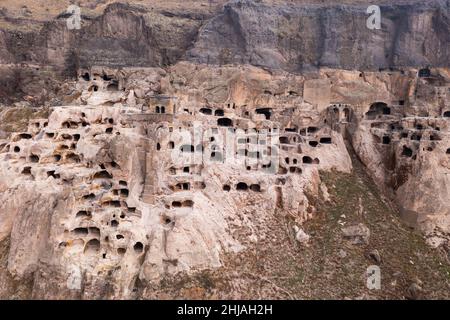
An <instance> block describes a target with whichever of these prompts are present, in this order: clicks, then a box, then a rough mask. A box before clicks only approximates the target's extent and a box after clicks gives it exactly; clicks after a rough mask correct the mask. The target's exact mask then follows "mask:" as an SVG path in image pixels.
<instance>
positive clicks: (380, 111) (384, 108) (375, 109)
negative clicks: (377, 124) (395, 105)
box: [365, 100, 450, 120]
mask: <svg viewBox="0 0 450 320" xmlns="http://www.w3.org/2000/svg"><path fill="white" fill-rule="evenodd" d="M399 105H404V101H403V100H401V101H399ZM391 111H392V110H391V108H390V107H388V105H387V104H386V103H384V102H375V103H373V104H372V105H371V106H370V108H369V111H367V112H366V114H365V117H366V120H375V119H377V118H378V117H379V116H383V115H390V114H391ZM442 117H443V118H450V110H447V111H444V112H443V113H442Z"/></svg>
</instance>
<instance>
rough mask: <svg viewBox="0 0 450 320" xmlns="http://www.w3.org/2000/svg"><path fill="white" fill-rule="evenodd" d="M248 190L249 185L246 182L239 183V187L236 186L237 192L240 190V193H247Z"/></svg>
mask: <svg viewBox="0 0 450 320" xmlns="http://www.w3.org/2000/svg"><path fill="white" fill-rule="evenodd" d="M247 189H248V185H247V184H246V183H245V182H239V183H238V184H237V185H236V190H239V191H246V190H247Z"/></svg>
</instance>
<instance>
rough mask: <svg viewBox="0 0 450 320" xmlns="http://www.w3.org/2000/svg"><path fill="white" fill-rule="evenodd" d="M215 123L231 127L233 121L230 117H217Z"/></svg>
mask: <svg viewBox="0 0 450 320" xmlns="http://www.w3.org/2000/svg"><path fill="white" fill-rule="evenodd" d="M217 125H219V126H221V127H232V126H233V121H232V120H231V119H230V118H219V119H217Z"/></svg>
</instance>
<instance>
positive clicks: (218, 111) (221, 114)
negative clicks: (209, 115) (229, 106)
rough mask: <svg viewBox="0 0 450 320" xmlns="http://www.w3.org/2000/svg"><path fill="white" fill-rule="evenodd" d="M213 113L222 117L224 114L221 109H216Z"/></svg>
mask: <svg viewBox="0 0 450 320" xmlns="http://www.w3.org/2000/svg"><path fill="white" fill-rule="evenodd" d="M214 115H215V116H217V117H223V116H224V115H225V112H224V111H223V110H222V109H217V110H216V111H215V112H214Z"/></svg>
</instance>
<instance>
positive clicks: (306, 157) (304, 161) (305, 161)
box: [302, 156, 313, 164]
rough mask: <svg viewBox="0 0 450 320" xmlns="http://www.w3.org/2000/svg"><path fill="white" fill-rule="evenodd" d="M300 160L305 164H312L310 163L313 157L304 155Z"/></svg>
mask: <svg viewBox="0 0 450 320" xmlns="http://www.w3.org/2000/svg"><path fill="white" fill-rule="evenodd" d="M302 162H303V163H306V164H312V163H313V159H312V158H311V157H308V156H304V157H303V158H302Z"/></svg>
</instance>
